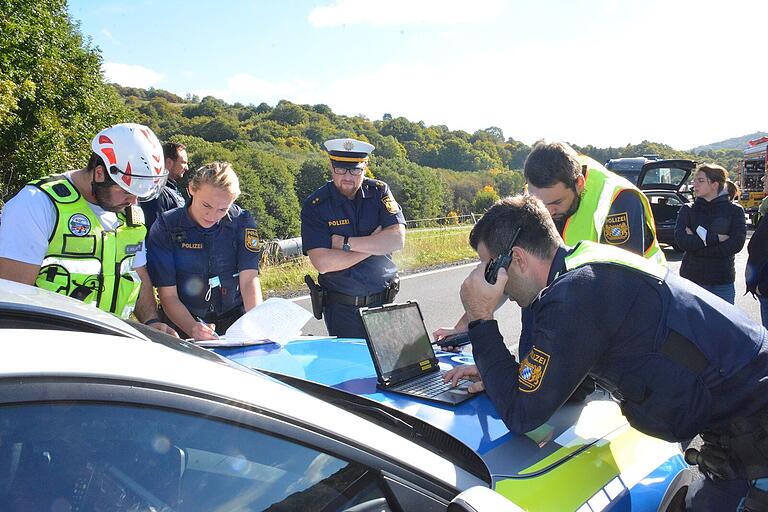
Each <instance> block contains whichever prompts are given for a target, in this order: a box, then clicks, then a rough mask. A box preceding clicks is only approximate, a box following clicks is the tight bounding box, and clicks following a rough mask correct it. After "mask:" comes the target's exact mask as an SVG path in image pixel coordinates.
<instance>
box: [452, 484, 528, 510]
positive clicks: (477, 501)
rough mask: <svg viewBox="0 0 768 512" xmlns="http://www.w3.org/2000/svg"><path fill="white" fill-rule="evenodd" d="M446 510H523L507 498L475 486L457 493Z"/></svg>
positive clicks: (485, 488)
mask: <svg viewBox="0 0 768 512" xmlns="http://www.w3.org/2000/svg"><path fill="white" fill-rule="evenodd" d="M447 512H525V511H524V510H523V509H522V508H520V507H518V506H517V505H515V504H514V503H512V502H511V501H509V500H508V499H507V498H505V497H504V496H502V495H501V494H499V493H497V492H496V491H494V490H492V489H489V488H487V487H482V486H479V485H478V486H475V487H470V488H469V489H467V490H466V491H464V492H462V493H459V495H458V496H456V497H455V498H453V499H452V500H451V502H450V503H449V504H448V510H447Z"/></svg>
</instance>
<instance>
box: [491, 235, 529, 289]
mask: <svg viewBox="0 0 768 512" xmlns="http://www.w3.org/2000/svg"><path fill="white" fill-rule="evenodd" d="M520 229H521V228H520V226H518V227H517V229H515V232H514V233H512V239H511V240H510V241H509V246H508V247H507V250H506V251H505V252H503V253H501V254H499V255H498V256H497V257H495V258H492V259H491V261H489V262H488V265H486V266H485V281H486V282H487V283H488V284H496V278H497V277H498V275H499V269H500V268H504V269H506V268H507V267H509V264H510V263H512V248H513V247H514V246H515V242H517V236H518V235H519V234H520Z"/></svg>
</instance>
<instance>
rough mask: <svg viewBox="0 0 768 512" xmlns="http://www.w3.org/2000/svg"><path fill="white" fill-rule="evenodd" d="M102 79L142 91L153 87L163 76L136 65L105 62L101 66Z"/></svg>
mask: <svg viewBox="0 0 768 512" xmlns="http://www.w3.org/2000/svg"><path fill="white" fill-rule="evenodd" d="M101 69H102V71H103V72H104V77H105V78H106V79H107V80H108V81H110V82H114V83H116V84H120V85H123V86H126V87H141V88H143V89H146V88H149V87H154V86H155V85H156V84H157V83H158V82H160V81H161V80H162V79H163V78H164V76H163V75H162V74H160V73H158V72H157V71H153V70H151V69H149V68H145V67H144V66H139V65H136V64H119V63H117V62H105V63H104V64H102V66H101Z"/></svg>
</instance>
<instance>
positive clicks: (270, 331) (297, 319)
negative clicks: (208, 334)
mask: <svg viewBox="0 0 768 512" xmlns="http://www.w3.org/2000/svg"><path fill="white" fill-rule="evenodd" d="M311 317H312V314H311V313H310V312H309V311H307V310H306V309H304V308H302V307H301V306H299V305H297V304H295V303H294V302H291V301H289V300H286V299H280V298H277V297H273V298H270V299H267V300H265V301H264V302H262V303H261V304H259V305H258V306H256V307H255V308H253V309H251V310H250V311H248V312H247V313H245V314H244V315H243V316H241V317H240V318H238V319H237V321H235V323H233V324H232V325H231V326H229V329H227V332H226V333H224V336H222V337H220V338H219V339H217V340H204V341H198V342H197V344H198V345H201V346H203V347H239V346H246V345H259V344H262V343H277V344H280V345H283V344H285V343H286V342H287V341H290V340H293V339H296V338H298V337H299V336H301V329H302V327H304V324H306V323H307V321H308V320H309V319H310V318H311Z"/></svg>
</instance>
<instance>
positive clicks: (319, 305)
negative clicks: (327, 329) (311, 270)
mask: <svg viewBox="0 0 768 512" xmlns="http://www.w3.org/2000/svg"><path fill="white" fill-rule="evenodd" d="M304 282H305V283H307V287H308V288H309V297H310V299H311V300H312V314H313V315H315V318H317V319H318V320H321V319H322V318H323V306H324V305H325V292H324V291H323V289H322V288H320V286H319V285H318V284H317V283H315V280H314V279H312V277H311V276H310V275H309V274H307V275H305V276H304Z"/></svg>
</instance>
